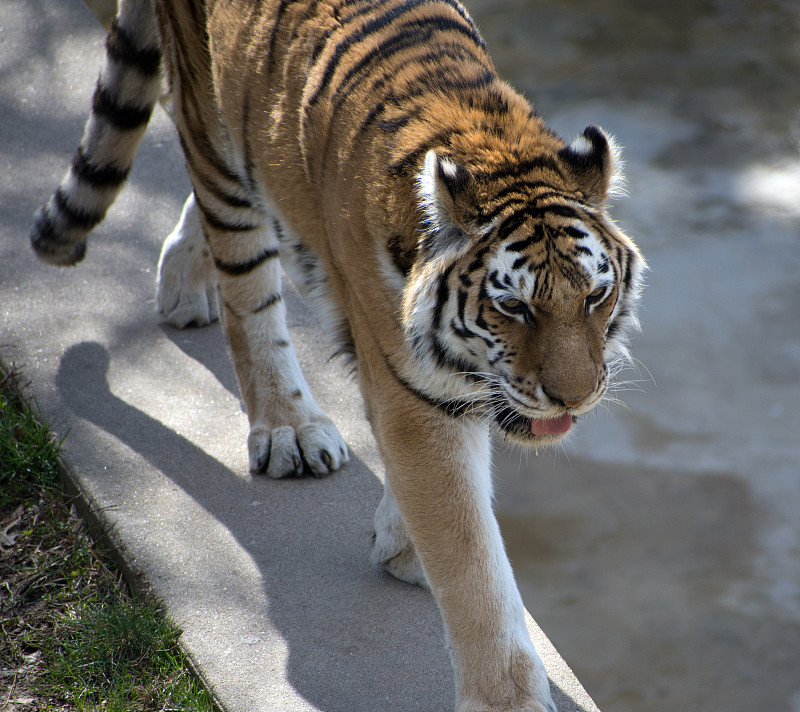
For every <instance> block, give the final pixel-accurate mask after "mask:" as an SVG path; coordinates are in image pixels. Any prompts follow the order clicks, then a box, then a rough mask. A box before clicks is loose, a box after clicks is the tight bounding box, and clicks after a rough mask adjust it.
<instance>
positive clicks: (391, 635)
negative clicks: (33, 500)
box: [56, 327, 581, 712]
mask: <svg viewBox="0 0 800 712" xmlns="http://www.w3.org/2000/svg"><path fill="white" fill-rule="evenodd" d="M163 331H164V333H165V334H166V335H167V336H168V337H169V338H170V339H171V340H172V341H173V342H174V343H175V344H177V345H178V346H179V348H181V350H183V351H184V353H186V354H187V355H188V356H189V357H190V358H192V359H195V360H197V361H199V362H201V363H202V364H203V365H204V366H205V367H206V368H208V369H209V370H210V371H211V372H212V373H214V374H215V375H216V377H217V379H218V380H219V381H220V383H221V384H223V385H224V386H225V387H226V388H227V389H228V390H230V391H231V392H233V393H238V389H237V388H236V382H235V378H234V376H233V373H232V369H231V367H230V364H229V362H228V361H227V354H226V352H225V348H224V345H223V343H222V341H223V340H222V336H221V334H220V333H219V330H218V329H203V330H189V331H177V330H173V329H170V328H168V327H165V328H164V330H163ZM111 363H112V362H111V357H110V354H109V352H108V351H107V349H106V348H105V347H104V346H102V345H100V344H97V343H94V342H83V343H79V344H76V345H74V346H72V347H71V348H69V349H68V350H67V351H66V353H65V354H64V355H63V357H62V358H61V361H60V364H59V369H58V374H57V377H56V386H57V388H58V390H59V393H60V396H61V398H62V399H63V400H64V402H65V403H66V405H67V406H68V407H69V408H70V409H71V410H72V412H73V413H74V414H75V415H77V416H79V417H81V418H83V419H85V420H87V421H89V422H91V423H93V424H94V425H96V426H98V427H99V428H101V429H103V430H104V431H106V432H107V433H109V434H110V435H112V436H113V437H114V438H116V439H118V440H119V441H120V442H121V443H122V444H124V445H125V446H127V447H128V448H130V449H131V450H133V451H134V452H136V453H138V454H139V455H140V456H141V457H142V458H143V459H144V460H145V461H146V462H147V463H149V465H150V466H152V467H153V468H155V469H156V470H158V471H160V472H161V473H163V475H165V476H166V477H167V478H169V479H170V480H171V481H172V482H174V484H175V485H177V486H178V487H179V488H181V489H182V490H183V491H184V492H185V493H187V494H188V495H189V496H190V497H192V498H193V499H194V500H195V501H196V502H197V503H198V504H199V505H201V506H202V507H203V508H204V509H205V510H207V511H208V512H209V513H210V514H211V515H212V516H213V517H214V518H215V519H216V520H217V521H219V522H220V523H221V524H222V525H223V526H224V527H225V528H226V529H227V530H228V531H229V532H230V533H231V535H232V536H233V537H234V538H235V539H236V543H237V545H238V546H239V547H241V548H242V549H243V550H244V551H245V552H246V553H247V554H248V555H249V557H250V559H251V560H252V561H253V562H254V563H255V565H256V566H257V567H258V570H259V573H260V576H261V581H262V582H263V589H264V590H263V595H264V597H265V599H266V601H267V605H268V611H269V619H270V621H271V623H272V625H273V626H274V627H275V628H276V629H277V631H278V632H279V634H280V635H281V637H282V638H283V640H284V641H285V643H286V646H287V648H288V664H287V670H286V676H287V679H288V680H289V682H290V683H291V685H292V686H293V687H294V689H295V690H296V691H297V692H298V693H299V694H300V695H302V696H303V697H304V698H305V699H306V700H308V701H309V702H310V703H311V705H313V706H314V707H315V708H317V709H319V710H324V711H325V712H358V711H359V710H364V711H365V712H373V711H374V710H375V709H376V708H377V707H376V705H378V706H379V708H381V709H392V710H395V711H397V712H404V711H405V710H408V711H409V712H411V710H422V709H441V710H448V709H453V706H454V698H453V678H452V672H451V669H450V663H449V660H448V656H447V652H446V649H445V644H444V637H443V629H442V625H441V622H440V618H439V613H438V610H437V609H436V605H435V603H434V601H433V598H432V597H431V596H430V595H429V594H428V592H426V591H423V590H421V589H419V588H416V587H412V586H408V585H406V584H403V583H400V582H398V581H395V580H394V579H392V578H391V577H389V576H388V575H386V574H384V573H382V572H381V571H379V570H378V569H377V568H375V567H372V566H370V565H369V563H368V553H369V546H370V538H371V532H372V516H373V513H374V508H375V506H376V505H377V502H378V500H379V499H380V495H381V484H380V481H379V479H378V478H377V477H376V476H375V474H374V473H373V472H372V471H371V470H370V469H369V468H368V467H367V466H366V465H365V464H364V463H363V462H362V461H360V460H359V459H358V458H355V457H353V458H352V459H351V462H350V463H349V464H348V465H347V466H346V467H345V468H344V469H343V470H341V471H339V472H337V473H335V474H334V475H333V476H332V477H329V478H326V479H323V480H311V479H293V480H281V481H275V480H269V479H268V478H265V477H253V478H249V479H248V478H244V477H242V476H240V475H238V474H236V473H234V472H232V471H231V470H230V469H228V468H227V467H226V466H225V465H223V464H222V463H220V462H219V461H218V460H216V459H215V458H214V457H212V456H211V455H209V454H207V453H205V452H204V451H203V450H202V449H201V448H199V447H197V446H196V445H194V444H193V443H192V442H191V441H190V440H188V439H187V438H185V437H184V436H182V435H181V434H179V433H177V432H175V431H174V430H171V429H170V428H168V427H167V426H166V425H164V424H163V423H161V422H160V421H158V420H157V419H155V418H153V417H151V416H150V415H148V414H146V413H144V412H143V411H141V410H140V409H138V408H136V407H134V406H132V405H130V404H129V403H127V402H126V401H125V400H123V399H121V398H119V397H118V396H116V395H115V394H114V393H112V392H111V390H110V388H109V385H108V379H107V375H108V369H109V366H110V365H111ZM254 498H257V499H258V500H260V501H263V502H266V503H267V505H268V521H264V522H261V523H260V524H259V523H258V521H257V520H254V518H253V516H252V512H248V506H249V505H251V503H252V502H253V500H254ZM200 541H202V539H200ZM275 552H280V554H279V555H276V553H275ZM287 562H288V565H287ZM331 562H335V564H334V565H331ZM222 583H223V582H220V584H222ZM224 583H225V585H226V586H229V585H230V584H231V582H230V581H225V582H224ZM409 661H412V664H411V665H409ZM268 675H269V673H268V672H266V671H265V672H264V677H260V678H259V679H254V680H253V684H252V690H251V694H252V696H253V701H256V700H258V699H262V700H263V698H265V697H268V696H269V685H270V683H269V679H268V677H267V676H268ZM551 687H553V690H552V691H553V696H554V699H555V701H556V704H557V705H558V707H559V709H562V710H566V709H569V710H576V711H578V712H580V710H581V708H580V707H579V706H578V705H577V704H576V703H575V702H574V701H573V700H572V699H571V698H569V697H568V696H567V695H566V694H565V693H564V692H563V691H562V690H560V689H559V688H558V687H556V686H555V685H553V684H552V683H551ZM378 701H380V704H378ZM259 708H260V706H259Z"/></svg>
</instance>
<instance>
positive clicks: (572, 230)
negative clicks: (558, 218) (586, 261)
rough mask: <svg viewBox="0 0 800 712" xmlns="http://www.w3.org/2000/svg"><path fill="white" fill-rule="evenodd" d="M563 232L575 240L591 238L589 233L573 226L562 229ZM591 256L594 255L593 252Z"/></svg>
mask: <svg viewBox="0 0 800 712" xmlns="http://www.w3.org/2000/svg"><path fill="white" fill-rule="evenodd" d="M561 232H563V233H564V234H565V235H568V236H569V237H571V238H573V239H575V240H585V239H586V238H587V237H589V233H587V232H586V231H585V230H580V229H579V228H577V227H573V226H572V225H567V226H566V227H563V228H561ZM583 249H587V248H583ZM589 254H592V253H591V251H589Z"/></svg>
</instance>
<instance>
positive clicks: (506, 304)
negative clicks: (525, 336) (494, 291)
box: [498, 297, 530, 319]
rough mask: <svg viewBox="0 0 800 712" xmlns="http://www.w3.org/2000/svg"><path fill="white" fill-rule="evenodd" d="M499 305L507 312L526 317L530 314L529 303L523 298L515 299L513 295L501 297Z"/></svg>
mask: <svg viewBox="0 0 800 712" xmlns="http://www.w3.org/2000/svg"><path fill="white" fill-rule="evenodd" d="M498 305H499V306H500V308H501V309H502V310H503V311H504V312H506V313H507V314H522V315H523V316H525V318H526V319H527V318H528V317H529V316H530V309H529V308H528V305H527V304H526V303H525V302H523V301H522V300H521V299H514V298H513V297H507V298H506V299H499V300H498Z"/></svg>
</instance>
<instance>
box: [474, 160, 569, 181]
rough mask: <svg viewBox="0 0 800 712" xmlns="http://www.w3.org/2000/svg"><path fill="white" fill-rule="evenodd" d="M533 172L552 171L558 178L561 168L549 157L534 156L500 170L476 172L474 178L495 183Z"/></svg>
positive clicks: (509, 164)
mask: <svg viewBox="0 0 800 712" xmlns="http://www.w3.org/2000/svg"><path fill="white" fill-rule="evenodd" d="M533 170H548V171H553V172H554V173H556V174H557V175H559V176H561V175H562V173H561V167H560V166H559V165H558V163H556V161H555V159H553V158H551V157H550V156H535V157H534V158H530V159H528V160H525V161H519V162H517V163H508V164H507V165H505V166H503V167H502V168H497V169H495V170H492V171H476V172H475V178H476V179H478V180H485V181H495V180H498V179H500V178H513V177H517V176H520V175H522V174H524V173H529V172H531V171H533Z"/></svg>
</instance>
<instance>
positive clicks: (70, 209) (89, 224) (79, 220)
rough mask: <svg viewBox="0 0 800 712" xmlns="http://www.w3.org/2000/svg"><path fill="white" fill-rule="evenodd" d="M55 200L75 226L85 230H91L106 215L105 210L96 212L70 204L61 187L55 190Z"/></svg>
mask: <svg viewBox="0 0 800 712" xmlns="http://www.w3.org/2000/svg"><path fill="white" fill-rule="evenodd" d="M53 200H54V201H55V205H56V207H57V208H58V210H59V212H60V213H61V214H62V215H64V217H66V218H67V220H69V222H70V223H72V225H73V226H75V227H80V228H83V229H84V230H91V229H92V228H93V227H94V226H95V225H97V223H99V222H100V221H101V220H102V219H103V216H104V215H105V211H103V212H101V213H96V212H93V211H91V210H83V209H81V208H76V207H75V206H74V205H70V203H69V198H68V197H67V195H66V193H64V191H63V190H62V189H61V188H59V189H58V190H57V191H56V192H55V194H54V195H53Z"/></svg>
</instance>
